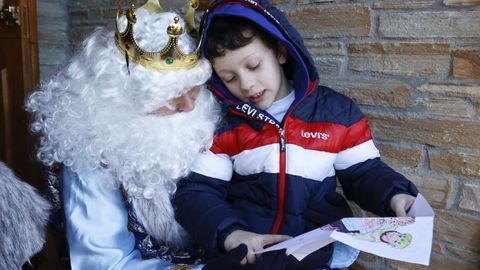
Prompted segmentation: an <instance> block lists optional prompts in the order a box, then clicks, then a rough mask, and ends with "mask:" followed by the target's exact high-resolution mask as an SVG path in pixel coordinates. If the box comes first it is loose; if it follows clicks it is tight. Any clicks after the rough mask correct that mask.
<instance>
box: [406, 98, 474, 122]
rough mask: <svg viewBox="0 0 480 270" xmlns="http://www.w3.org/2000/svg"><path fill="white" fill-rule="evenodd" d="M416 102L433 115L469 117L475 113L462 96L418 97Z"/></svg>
mask: <svg viewBox="0 0 480 270" xmlns="http://www.w3.org/2000/svg"><path fill="white" fill-rule="evenodd" d="M415 104H416V105H419V106H421V107H423V108H424V109H425V111H426V112H427V113H429V114H433V115H440V116H453V117H465V118H468V117H471V116H472V115H473V113H474V109H473V108H472V105H471V104H470V103H469V102H467V101H466V100H464V99H460V98H417V99H416V100H415Z"/></svg>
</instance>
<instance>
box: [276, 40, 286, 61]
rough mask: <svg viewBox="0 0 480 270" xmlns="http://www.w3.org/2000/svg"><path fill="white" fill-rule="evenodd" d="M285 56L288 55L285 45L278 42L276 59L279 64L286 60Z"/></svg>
mask: <svg viewBox="0 0 480 270" xmlns="http://www.w3.org/2000/svg"><path fill="white" fill-rule="evenodd" d="M287 56H288V50H287V47H285V46H284V45H283V44H281V43H280V42H279V43H278V49H277V59H278V63H279V64H280V65H283V64H285V63H286V62H287Z"/></svg>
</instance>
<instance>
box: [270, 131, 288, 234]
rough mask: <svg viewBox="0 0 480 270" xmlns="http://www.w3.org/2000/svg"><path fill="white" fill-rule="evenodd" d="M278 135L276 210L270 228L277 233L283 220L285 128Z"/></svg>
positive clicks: (285, 155) (285, 171) (285, 153)
mask: <svg viewBox="0 0 480 270" xmlns="http://www.w3.org/2000/svg"><path fill="white" fill-rule="evenodd" d="M278 135H279V137H280V171H279V176H278V197H277V201H278V212H277V217H276V218H275V224H274V225H273V228H272V234H277V233H278V231H279V230H280V225H281V224H282V220H283V212H284V209H283V208H284V207H285V180H286V175H287V168H286V165H287V152H286V149H287V142H286V140H285V130H284V129H283V128H279V129H278Z"/></svg>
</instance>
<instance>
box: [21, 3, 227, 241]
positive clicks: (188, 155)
mask: <svg viewBox="0 0 480 270" xmlns="http://www.w3.org/2000/svg"><path fill="white" fill-rule="evenodd" d="M139 12H140V13H141V16H139V17H138V19H139V21H138V22H137V24H136V25H135V32H136V34H138V35H139V40H140V37H142V38H141V40H143V41H144V42H143V45H151V44H155V45H157V46H159V47H162V48H163V46H165V45H166V43H167V41H168V40H169V37H168V35H167V33H166V31H165V29H166V28H167V26H168V25H170V24H171V22H172V20H173V18H174V17H175V16H176V15H175V14H173V13H161V14H158V13H151V12H147V11H140V10H139ZM142 12H143V13H142ZM140 13H139V14H140ZM142 21H143V22H142ZM178 45H179V46H180V48H181V50H182V51H184V52H192V51H193V50H194V49H195V48H196V44H195V43H194V42H193V40H191V39H190V38H189V37H188V35H186V34H182V35H181V36H180V37H179V43H178ZM147 47H148V46H147ZM150 49H152V48H150ZM129 70H130V73H127V71H126V68H125V57H124V56H123V55H122V54H121V53H120V52H119V51H118V49H117V47H116V45H115V42H114V32H111V31H107V30H105V29H98V30H97V31H95V32H94V33H92V35H91V36H90V37H88V38H87V39H86V40H85V41H84V43H83V49H82V50H80V51H79V52H78V53H77V54H76V56H75V57H73V58H72V60H71V61H70V64H69V65H68V66H67V67H66V68H65V69H64V70H63V71H62V72H60V73H59V74H57V75H56V76H54V77H52V78H51V79H50V80H49V81H45V82H43V83H42V86H41V87H40V89H39V90H37V91H35V92H34V93H33V94H32V95H31V96H30V97H29V99H28V100H27V103H26V109H27V110H28V111H30V112H32V113H33V114H34V117H35V118H34V121H33V123H32V131H33V132H35V133H40V143H39V148H38V153H37V157H38V159H39V160H41V161H42V162H43V163H44V164H45V165H47V166H50V165H52V164H54V163H63V164H65V165H66V166H69V167H70V168H71V169H72V170H73V171H74V172H76V173H78V174H81V173H82V172H88V171H94V170H102V171H105V172H108V174H105V175H108V176H110V177H105V180H102V181H105V183H106V184H107V188H119V187H120V186H123V187H124V188H125V190H126V192H127V195H128V196H129V197H130V198H131V200H132V201H133V207H134V209H135V211H136V214H137V218H138V220H139V221H140V222H141V223H142V225H143V226H144V227H145V229H146V230H147V232H148V233H149V234H150V235H151V236H153V237H154V238H155V239H156V240H159V241H164V242H165V243H167V244H169V245H172V246H179V245H180V244H181V243H182V241H180V238H181V236H182V235H183V230H182V229H181V228H180V226H179V225H178V224H177V223H176V222H175V219H174V214H173V209H172V206H171V204H170V196H171V195H172V194H173V192H175V187H176V182H177V181H178V180H179V179H180V178H182V177H185V176H186V175H187V174H188V172H189V168H190V165H191V164H192V162H193V159H194V157H195V156H196V154H197V153H198V152H199V151H200V150H202V149H208V148H209V147H210V144H211V142H212V138H213V133H214V129H215V124H216V122H217V119H218V118H219V117H220V115H219V113H218V111H217V107H218V106H217V103H216V101H215V98H214V97H213V95H212V94H211V93H210V92H209V91H208V90H207V89H206V88H205V87H204V86H202V89H201V91H200V94H199V96H198V98H197V100H196V102H195V109H194V110H193V111H192V112H189V113H177V114H174V115H170V116H155V115H149V114H148V112H152V111H154V110H156V109H158V108H160V107H162V106H165V105H166V104H168V101H169V100H171V99H173V98H175V97H179V96H181V95H182V94H184V93H185V92H186V91H188V90H190V89H191V88H192V87H194V86H197V85H203V84H204V83H205V82H206V81H207V80H208V79H209V78H210V75H211V67H210V63H209V62H208V61H207V60H206V59H203V58H202V59H200V60H199V62H198V63H197V64H196V66H195V67H193V68H191V69H186V70H177V71H164V72H159V71H155V70H151V69H148V68H145V67H143V66H142V65H139V64H136V63H134V62H131V63H130V69H129ZM107 178H108V179H107ZM90 181H97V179H90ZM99 226H101V224H99Z"/></svg>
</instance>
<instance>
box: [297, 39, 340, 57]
mask: <svg viewBox="0 0 480 270" xmlns="http://www.w3.org/2000/svg"><path fill="white" fill-rule="evenodd" d="M305 46H306V47H307V49H308V51H309V52H310V54H312V55H322V56H323V55H336V56H343V55H346V54H347V53H346V52H345V51H344V49H343V48H342V44H341V43H337V42H332V43H329V42H324V43H318V41H317V40H311V39H306V40H305Z"/></svg>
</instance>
